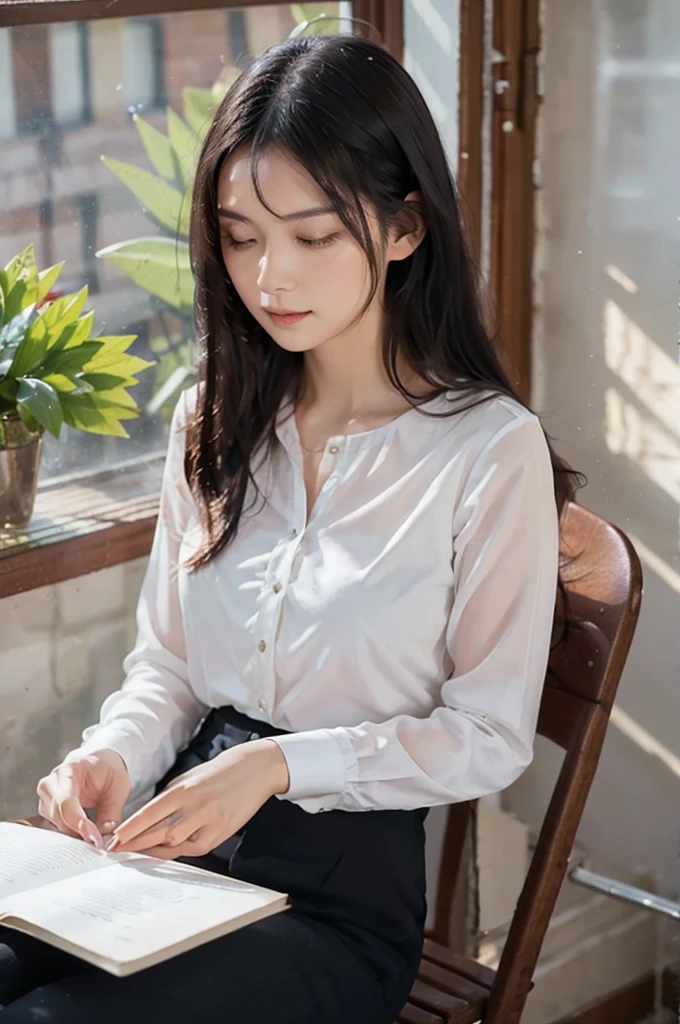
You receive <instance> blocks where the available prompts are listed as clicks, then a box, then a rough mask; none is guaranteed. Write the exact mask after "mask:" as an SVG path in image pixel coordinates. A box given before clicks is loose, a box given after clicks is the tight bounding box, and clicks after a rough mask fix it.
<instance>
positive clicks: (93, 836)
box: [80, 825, 104, 850]
mask: <svg viewBox="0 0 680 1024" xmlns="http://www.w3.org/2000/svg"><path fill="white" fill-rule="evenodd" d="M80 834H81V836H82V837H83V839H85V840H87V842H88V843H92V845H93V846H94V848H95V850H103V849H104V841H103V839H102V837H101V836H100V835H99V832H97V830H96V828H94V827H93V826H92V825H89V826H88V825H81V826H80Z"/></svg>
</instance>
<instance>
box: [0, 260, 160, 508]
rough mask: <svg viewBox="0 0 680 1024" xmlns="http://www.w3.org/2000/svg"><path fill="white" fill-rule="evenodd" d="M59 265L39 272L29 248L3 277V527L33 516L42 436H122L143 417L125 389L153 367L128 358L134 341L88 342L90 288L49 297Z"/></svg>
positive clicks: (0, 379)
mask: <svg viewBox="0 0 680 1024" xmlns="http://www.w3.org/2000/svg"><path fill="white" fill-rule="evenodd" d="M63 265H64V264H63V262H62V263H58V264H56V265H55V266H53V267H48V268H47V269H46V270H43V271H39V270H38V267H37V265H36V261H35V249H34V246H33V245H29V246H28V247H27V248H26V249H25V250H24V251H23V252H21V253H19V255H18V256H15V257H14V259H12V260H10V262H9V263H8V264H7V266H6V267H5V268H4V270H0V528H2V527H14V528H21V527H24V526H26V525H27V523H28V521H29V519H30V517H31V514H32V512H33V502H34V499H35V491H36V485H37V477H38V468H39V464H40V455H41V451H42V436H43V433H44V431H45V430H48V431H49V432H50V433H51V434H52V435H53V436H54V437H55V438H57V440H58V439H59V435H60V432H61V427H62V425H63V424H64V423H66V424H67V425H68V426H70V427H74V428H76V429H77V430H85V431H88V432H90V433H93V434H113V435H115V436H118V437H127V436H128V435H127V433H126V431H125V429H124V428H123V425H122V421H123V420H126V419H134V418H135V417H137V416H138V415H139V411H140V410H139V407H138V405H137V404H136V403H135V401H134V399H133V398H132V397H131V396H130V395H129V394H128V388H129V387H131V386H132V385H134V384H136V383H137V379H136V376H135V375H136V374H137V373H139V372H140V371H141V370H143V369H145V368H146V367H147V366H152V365H153V364H152V363H149V362H147V361H145V360H144V359H140V358H139V357H137V356H133V355H130V354H129V353H128V351H127V350H128V348H129V347H130V345H131V344H132V342H133V341H134V340H135V338H136V335H134V334H131V335H125V336H123V335H112V336H108V337H96V336H95V337H93V336H92V325H93V321H94V313H92V312H89V313H85V314H83V308H84V306H85V303H86V302H87V294H88V289H87V286H84V287H83V288H81V289H80V291H78V292H74V293H73V294H68V295H60V294H57V293H55V292H54V291H53V287H54V284H55V282H56V280H57V278H58V276H59V273H60V272H61V269H62V267H63Z"/></svg>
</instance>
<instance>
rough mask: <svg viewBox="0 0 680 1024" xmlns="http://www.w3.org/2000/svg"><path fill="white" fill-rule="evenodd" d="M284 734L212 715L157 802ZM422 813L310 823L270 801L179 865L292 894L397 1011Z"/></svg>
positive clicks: (410, 956) (419, 878) (417, 928)
mask: <svg viewBox="0 0 680 1024" xmlns="http://www.w3.org/2000/svg"><path fill="white" fill-rule="evenodd" d="M280 735H285V730H283V729H276V728H274V727H273V726H271V725H268V724H267V723H266V722H259V721H256V720H255V719H253V718H249V717H247V716H246V715H243V714H240V713H239V712H238V711H235V710H234V708H232V707H222V708H216V709H214V710H212V711H211V712H210V713H209V714H208V716H207V717H206V719H205V721H204V722H203V724H202V726H201V727H200V729H199V730H198V732H197V733H196V735H195V736H194V738H193V739H192V740H191V742H190V743H189V745H188V747H187V748H186V749H185V750H183V751H182V752H181V753H180V754H179V756H178V758H177V760H176V762H175V764H174V765H173V767H172V768H171V769H170V771H169V772H168V773H167V774H166V775H165V776H164V778H163V779H161V781H160V782H159V783H158V785H157V787H156V794H158V793H160V792H161V791H162V790H163V789H164V788H165V786H167V784H168V783H169V782H170V781H171V780H172V779H174V778H176V777H177V776H178V775H181V774H183V773H184V772H186V771H189V770H190V769H191V768H194V767H196V766H197V765H199V764H202V763H204V762H205V761H208V760H210V759H211V758H212V757H215V756H216V755H217V754H219V753H220V752H221V751H223V750H227V749H229V748H230V747H233V746H236V745H237V744H239V743H247V742H249V741H250V740H254V739H260V738H264V737H268V736H280ZM426 815H427V810H426V809H420V810H413V811H399V810H385V811H365V812H348V811H339V810H331V811H324V812H319V813H317V814H310V813H308V812H307V811H304V810H302V808H300V807H298V805H297V804H294V803H292V802H291V801H289V800H286V799H278V798H277V797H272V798H271V799H270V800H268V801H267V802H266V803H265V804H264V805H263V806H262V807H261V809H260V810H259V811H258V812H257V813H256V814H255V815H254V817H253V818H251V819H250V821H249V822H248V823H247V824H246V825H245V826H244V828H243V829H242V830H241V831H240V832H239V833H237V834H236V835H235V836H233V837H231V838H230V839H228V840H227V841H226V842H224V843H222V844H221V845H220V846H218V847H216V848H215V849H214V850H212V851H211V853H210V854H208V855H207V856H205V857H195V858H180V859H181V860H182V861H184V862H186V863H189V864H196V865H198V866H200V867H203V868H207V869H208V870H210V871H217V872H219V873H220V874H226V875H230V876H231V877H233V878H239V879H242V880H243V881H247V882H252V883H254V884H256V885H262V886H265V887H267V888H270V889H276V890H278V891H280V892H285V893H288V895H289V897H290V903H291V910H290V911H287V913H295V914H299V915H304V916H305V917H306V918H311V919H314V920H315V921H316V922H318V923H319V925H322V926H324V925H325V926H327V927H330V928H332V929H333V931H334V933H335V934H336V935H337V936H338V937H339V938H340V939H341V940H342V941H343V942H344V943H345V944H346V945H348V946H349V947H350V949H351V951H352V952H353V953H354V954H355V955H356V956H358V957H359V958H360V959H361V960H362V961H363V962H364V963H365V964H366V965H367V966H368V967H369V968H370V969H371V971H372V972H374V973H375V974H376V975H377V977H378V979H379V980H380V982H381V985H382V987H383V991H384V992H385V996H386V997H387V998H388V999H389V1001H392V999H391V998H390V997H393V998H394V1002H395V1006H398V1007H400V1006H401V1005H403V1003H404V1002H405V1001H406V999H407V998H408V994H409V991H410V987H411V984H412V982H413V981H414V980H415V976H416V973H417V970H418V965H419V962H420V956H421V952H422V946H423V931H424V926H425V913H426V903H425V832H424V828H423V823H424V821H425V817H426Z"/></svg>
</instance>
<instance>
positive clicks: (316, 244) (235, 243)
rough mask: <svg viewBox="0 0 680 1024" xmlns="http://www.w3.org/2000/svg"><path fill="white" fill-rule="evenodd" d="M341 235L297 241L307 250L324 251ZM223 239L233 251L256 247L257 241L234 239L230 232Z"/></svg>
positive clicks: (334, 234) (336, 232) (335, 232)
mask: <svg viewBox="0 0 680 1024" xmlns="http://www.w3.org/2000/svg"><path fill="white" fill-rule="evenodd" d="M339 235H340V232H339V231H334V232H333V233H332V234H330V235H324V237H323V238H303V237H301V236H298V238H297V241H298V243H299V244H300V245H302V246H304V248H306V249H323V248H325V247H326V246H328V245H332V244H333V242H334V241H335V240H336V238H338V237H339ZM222 239H223V241H225V242H226V244H227V245H228V246H229V247H230V248H231V249H247V248H249V246H251V245H254V244H255V241H256V240H255V239H254V238H234V236H233V235H232V234H229V232H227V233H226V234H224V235H223V236H222Z"/></svg>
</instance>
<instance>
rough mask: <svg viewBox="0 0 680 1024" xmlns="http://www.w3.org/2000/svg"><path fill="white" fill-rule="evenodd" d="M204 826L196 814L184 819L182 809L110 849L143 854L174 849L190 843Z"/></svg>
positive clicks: (116, 851)
mask: <svg viewBox="0 0 680 1024" xmlns="http://www.w3.org/2000/svg"><path fill="white" fill-rule="evenodd" d="M203 824H204V822H202V821H201V820H200V818H198V817H197V816H196V814H194V815H191V816H187V817H184V815H183V813H182V811H181V810H180V809H178V810H176V811H173V812H172V813H171V814H169V815H167V816H166V817H165V818H163V819H162V820H161V821H160V822H159V823H158V824H157V825H154V826H152V827H151V828H149V829H146V830H145V831H144V832H141V833H140V834H139V835H138V836H135V838H134V839H131V840H130V841H129V842H127V843H125V844H123V843H115V845H114V844H112V845H111V846H109V847H108V849H109V850H110V851H111V852H112V853H141V852H142V851H144V852H146V851H147V850H149V849H150V848H151V847H155V846H166V847H172V848H173V849H174V848H175V847H177V846H181V844H182V843H185V842H187V841H188V839H189V836H191V835H192V834H193V833H194V832H196V831H197V830H198V829H200V828H201V826H202V825H203Z"/></svg>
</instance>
